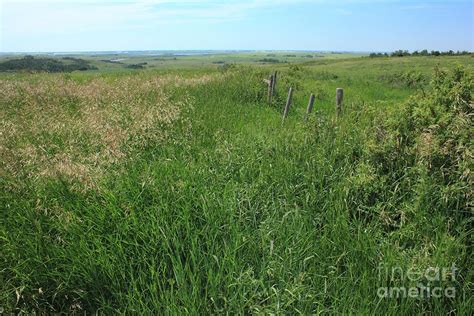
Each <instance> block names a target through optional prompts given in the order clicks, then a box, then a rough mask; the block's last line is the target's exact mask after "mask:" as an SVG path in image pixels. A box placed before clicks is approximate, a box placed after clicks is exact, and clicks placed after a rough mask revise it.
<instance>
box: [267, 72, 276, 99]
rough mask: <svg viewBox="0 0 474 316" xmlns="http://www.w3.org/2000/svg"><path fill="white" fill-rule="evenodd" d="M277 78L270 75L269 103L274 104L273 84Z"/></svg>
mask: <svg viewBox="0 0 474 316" xmlns="http://www.w3.org/2000/svg"><path fill="white" fill-rule="evenodd" d="M274 80H275V78H274V77H273V75H270V80H269V81H268V103H270V104H271V103H272V96H273V82H274Z"/></svg>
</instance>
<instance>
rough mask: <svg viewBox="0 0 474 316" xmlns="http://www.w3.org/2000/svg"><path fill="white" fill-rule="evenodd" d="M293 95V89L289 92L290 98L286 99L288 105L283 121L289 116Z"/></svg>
mask: <svg viewBox="0 0 474 316" xmlns="http://www.w3.org/2000/svg"><path fill="white" fill-rule="evenodd" d="M292 95H293V88H290V90H288V98H287V99H286V105H285V110H284V111H283V120H282V121H285V119H286V117H287V116H288V111H289V110H290V105H291V97H292Z"/></svg>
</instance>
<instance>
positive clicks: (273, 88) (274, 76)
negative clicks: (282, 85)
mask: <svg viewBox="0 0 474 316" xmlns="http://www.w3.org/2000/svg"><path fill="white" fill-rule="evenodd" d="M276 84H277V71H276V70H275V72H274V73H273V86H272V95H275V89H276Z"/></svg>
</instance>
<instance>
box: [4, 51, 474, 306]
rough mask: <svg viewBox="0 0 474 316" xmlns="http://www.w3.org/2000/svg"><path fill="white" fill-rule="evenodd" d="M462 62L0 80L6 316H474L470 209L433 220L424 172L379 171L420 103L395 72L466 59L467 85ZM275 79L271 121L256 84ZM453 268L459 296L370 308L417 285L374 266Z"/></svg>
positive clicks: (438, 200)
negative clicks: (409, 106) (398, 118)
mask: <svg viewBox="0 0 474 316" xmlns="http://www.w3.org/2000/svg"><path fill="white" fill-rule="evenodd" d="M346 57H347V56H346ZM215 58H218V57H215ZM219 58H220V56H219ZM235 58H241V57H240V56H237V57H235ZM472 61H473V59H472V58H471V57H470V56H463V57H439V58H434V57H426V58H424V57H413V58H386V59H385V58H377V59H369V58H352V59H347V58H341V59H339V60H336V59H335V60H323V59H322V58H321V60H316V61H314V60H312V61H310V62H304V63H297V64H296V66H295V65H293V64H292V65H288V64H275V65H259V64H258V65H253V64H252V63H249V64H247V63H246V64H245V65H243V66H239V67H236V68H233V69H230V70H228V71H227V72H226V73H221V72H220V71H218V70H217V66H212V67H204V68H202V67H199V66H197V65H196V64H194V66H195V67H194V68H193V67H188V66H189V65H187V66H186V67H184V68H183V69H180V68H179V67H178V65H177V66H176V70H173V69H167V70H164V69H163V70H146V71H131V72H130V71H116V72H113V71H112V72H109V71H105V72H100V73H89V72H86V73H76V72H74V73H72V74H69V75H61V74H5V75H2V85H1V88H0V106H1V114H2V126H1V128H2V129H1V131H2V134H1V138H0V140H1V146H2V147H1V149H2V151H1V153H2V169H1V178H0V181H1V182H0V185H1V201H2V202H1V205H2V206H1V209H2V217H1V221H0V247H1V249H2V256H1V257H0V308H1V309H3V310H4V311H6V312H14V313H18V312H20V311H23V312H35V311H36V312H44V313H50V312H60V313H70V312H77V313H82V312H83V311H88V312H101V313H106V314H109V313H116V312H118V313H124V314H129V313H133V312H137V313H160V314H161V313H167V314H181V313H190V314H210V313H212V314H225V313H230V314H235V313H237V314H244V313H265V314H267V313H268V314H276V313H278V314H298V313H303V314H319V313H324V314H326V313H327V314H392V315H399V314H406V315H410V314H418V313H427V314H436V315H437V314H447V313H450V312H453V311H454V312H455V313H456V314H459V315H468V314H470V313H471V312H472V310H473V308H474V302H473V299H472V297H473V295H472V285H473V283H472V281H473V274H472V265H473V263H474V262H473V260H472V239H471V238H470V237H472V229H471V228H470V227H472V226H470V224H469V223H471V224H472V213H470V214H469V215H468V216H467V217H466V216H464V215H463V214H461V213H460V212H458V213H456V209H448V207H441V206H440V207H438V205H442V203H443V201H442V199H443V198H442V197H441V196H440V195H439V192H438V191H437V189H436V188H435V186H436V181H435V178H434V176H430V175H429V174H427V175H425V176H420V174H421V172H420V173H417V171H416V170H415V168H413V169H409V168H407V169H403V168H400V169H393V170H390V171H388V172H387V173H383V172H382V171H380V170H379V169H378V168H379V167H380V168H382V169H383V167H384V165H382V166H379V165H377V164H376V163H374V160H375V159H376V158H377V157H378V156H376V153H374V152H375V151H376V150H379V149H380V148H379V147H377V144H376V143H374V139H377V133H378V131H379V129H380V128H381V127H383V126H385V122H387V121H390V119H391V118H392V117H393V115H395V114H396V113H397V112H399V111H401V109H402V108H403V106H402V103H403V102H404V100H406V99H407V98H408V97H409V96H410V95H412V94H414V93H416V91H417V90H418V89H420V87H409V86H406V85H405V84H404V83H403V82H395V83H394V82H389V81H387V79H386V78H387V77H386V75H395V74H398V73H400V72H406V71H410V70H413V69H415V70H417V71H420V72H422V73H423V74H424V75H425V76H426V80H427V81H428V80H429V79H430V78H431V76H432V73H433V68H434V67H435V66H436V65H437V64H439V65H440V66H441V67H442V68H452V66H453V65H456V64H463V65H464V66H465V68H466V69H467V71H468V73H469V74H470V75H471V76H472V73H473V65H474V64H473V62H472ZM134 63H135V62H134ZM273 70H278V71H279V80H278V84H277V96H276V98H275V102H274V104H273V105H272V106H269V105H268V104H266V102H265V93H266V91H265V87H264V84H263V82H262V79H263V78H265V77H267V76H268V75H269V74H270V73H271V71H273ZM175 76H178V78H175ZM157 78H160V79H159V80H158V79H157ZM193 78H194V79H193ZM199 78H200V79H199ZM203 78H204V79H203ZM153 80H157V81H153ZM160 80H161V81H160ZM193 80H195V81H193ZM424 85H426V83H425V84H424ZM424 85H423V86H424ZM289 86H293V87H294V88H295V95H294V103H293V106H292V108H291V110H290V115H289V118H288V120H287V121H285V122H284V123H283V124H282V121H281V111H282V107H283V105H284V101H285V97H286V92H287V89H288V87H289ZM42 87H43V88H42ZM44 87H46V88H44ZM113 87H116V88H115V89H114V88H113ZM127 87H128V88H127ZM337 87H343V88H344V91H345V103H344V115H343V116H342V117H340V118H338V119H336V117H335V113H334V112H335V111H334V98H335V89H336V88H337ZM38 89H39V90H38ZM42 89H44V91H43V90H42ZM127 89H128V90H127ZM107 91H110V92H109V93H108V94H107ZM310 93H315V94H316V96H317V100H316V104H315V111H314V113H313V114H312V116H311V117H310V120H309V122H308V123H306V124H305V123H303V119H302V118H303V115H304V111H305V108H306V104H307V99H308V97H309V94H310ZM106 94H107V95H106ZM92 96H94V97H92ZM178 109H179V110H178ZM154 110H159V111H158V112H156V113H155V112H154ZM147 113H151V114H150V115H149V116H148V115H147ZM163 116H165V117H168V118H169V119H168V120H164V119H163V118H162V117H163ZM60 122H65V125H64V126H63V125H61V124H59V123H60ZM387 130H388V129H387ZM107 135H108V136H107ZM120 135H122V136H120ZM119 136H120V137H119ZM468 146H471V147H470V148H472V143H471V144H468ZM374 148H375V149H374ZM380 150H381V149H380ZM96 153H99V155H96ZM94 157H95V158H94ZM374 157H375V158H374ZM401 161H402V158H400V163H401ZM395 162H398V160H397V161H395ZM468 163H471V164H472V160H470V162H469V160H468ZM423 170H424V169H423ZM465 189H466V190H468V188H465ZM452 264H455V265H456V266H457V267H458V268H459V274H458V275H457V278H456V280H455V281H453V282H451V283H449V282H447V283H446V282H444V283H441V286H442V287H447V286H454V287H455V288H456V296H455V298H453V299H451V298H446V297H442V298H433V297H431V298H425V299H416V298H399V299H384V298H379V297H378V296H377V289H378V288H379V287H383V286H387V284H390V285H391V286H412V284H411V283H410V282H409V281H406V280H397V279H392V278H388V277H387V276H386V275H384V274H383V273H382V274H380V273H379V269H380V267H381V265H383V266H384V267H400V268H401V269H403V271H407V270H408V269H410V268H412V269H416V270H420V271H421V270H423V271H424V270H425V269H426V268H428V267H451V265H452ZM424 281H426V280H424ZM425 283H426V282H425Z"/></svg>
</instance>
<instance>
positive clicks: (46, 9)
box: [0, 0, 474, 52]
mask: <svg viewBox="0 0 474 316" xmlns="http://www.w3.org/2000/svg"><path fill="white" fill-rule="evenodd" d="M473 2H474V0H445V1H441V0H427V1H421V0H240V1H238V0H228V1H222V0H221V1H217V0H176V1H170V0H102V1H100V0H96V1H91V0H84V1H81V0H73V1H65V0H62V1H61V0H37V1H33V0H0V52H73V51H130V50H312V51H315V50H322V51H326V50H330V51H363V52H369V51H393V50H397V49H407V50H410V51H412V50H421V49H428V50H450V49H452V50H468V51H473V50H474V21H473V19H474V17H473V16H474V8H473Z"/></svg>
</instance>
